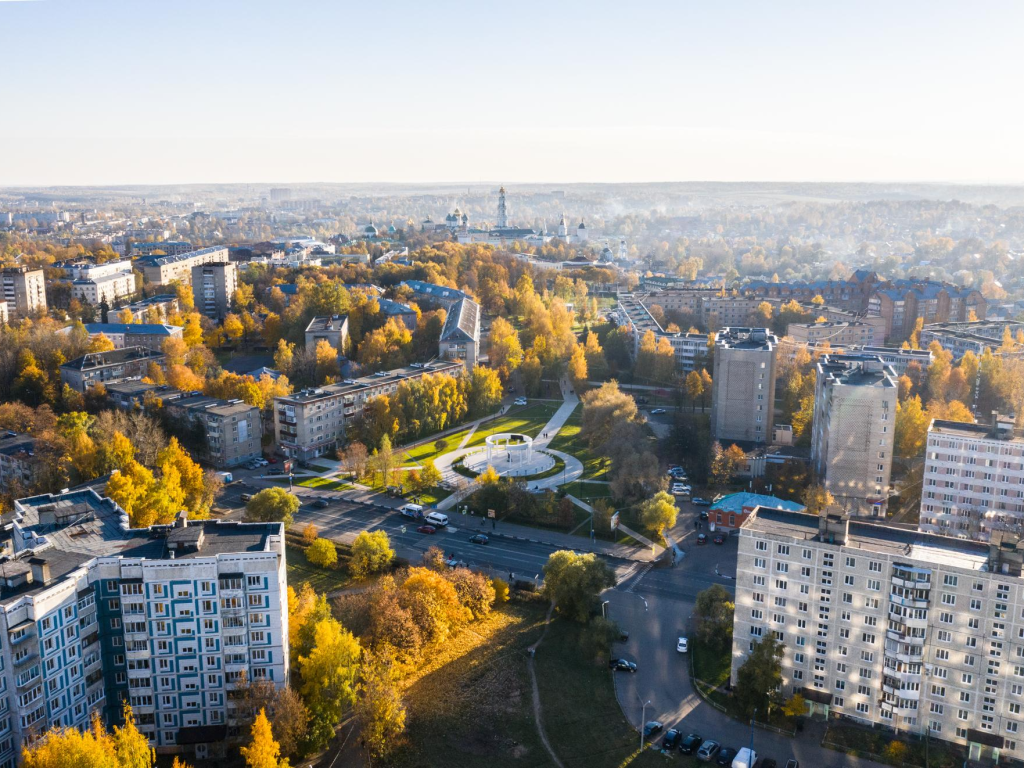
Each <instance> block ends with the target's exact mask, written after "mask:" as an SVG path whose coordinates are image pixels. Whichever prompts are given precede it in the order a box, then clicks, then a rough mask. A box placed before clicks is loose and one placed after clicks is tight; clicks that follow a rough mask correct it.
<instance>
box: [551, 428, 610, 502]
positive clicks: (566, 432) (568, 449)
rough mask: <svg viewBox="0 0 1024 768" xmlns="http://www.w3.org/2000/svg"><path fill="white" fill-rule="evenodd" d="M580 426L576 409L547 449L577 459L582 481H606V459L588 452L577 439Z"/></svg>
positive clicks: (588, 449)
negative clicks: (580, 466)
mask: <svg viewBox="0 0 1024 768" xmlns="http://www.w3.org/2000/svg"><path fill="white" fill-rule="evenodd" d="M582 426H583V418H582V416H581V415H580V411H579V409H578V408H577V409H576V410H575V411H573V412H572V413H571V414H570V415H569V418H568V419H566V421H565V424H563V425H562V428H561V429H560V430H558V434H557V435H555V437H554V439H553V440H552V441H551V442H550V443H549V447H550V448H551V449H553V450H556V451H562V452H563V453H568V454H570V455H572V456H575V457H576V458H577V459H579V460H580V461H581V462H582V463H583V478H582V479H583V480H606V479H607V475H608V464H609V461H608V459H607V457H605V456H601V455H600V454H598V453H595V452H594V451H592V450H590V448H588V447H587V444H586V443H585V442H584V441H583V440H582V439H581V438H580V437H579V433H580V429H581V428H582ZM574 495H575V494H574Z"/></svg>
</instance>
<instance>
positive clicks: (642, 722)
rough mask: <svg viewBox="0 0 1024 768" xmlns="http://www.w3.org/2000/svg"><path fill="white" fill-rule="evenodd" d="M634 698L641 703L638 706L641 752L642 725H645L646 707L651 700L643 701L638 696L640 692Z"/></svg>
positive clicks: (642, 741)
mask: <svg viewBox="0 0 1024 768" xmlns="http://www.w3.org/2000/svg"><path fill="white" fill-rule="evenodd" d="M636 698H637V701H639V702H640V703H641V705H642V706H641V707H640V751H641V752H643V751H644V727H645V726H646V720H647V707H648V705H649V704H650V703H651V700H650V699H648V700H647V701H644V700H643V699H641V698H640V694H639V693H638V694H637V695H636Z"/></svg>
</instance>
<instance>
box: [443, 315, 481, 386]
mask: <svg viewBox="0 0 1024 768" xmlns="http://www.w3.org/2000/svg"><path fill="white" fill-rule="evenodd" d="M438 356H439V357H441V358H443V359H445V360H459V361H461V362H462V363H463V365H465V366H466V370H467V371H471V370H473V366H474V365H476V361H477V359H478V358H479V357H480V305H479V304H477V303H476V302H475V301H473V300H472V299H460V300H459V301H457V302H455V303H454V304H452V306H451V307H449V308H448V317H447V318H446V319H445V321H444V328H442V329H441V338H440V339H439V341H438Z"/></svg>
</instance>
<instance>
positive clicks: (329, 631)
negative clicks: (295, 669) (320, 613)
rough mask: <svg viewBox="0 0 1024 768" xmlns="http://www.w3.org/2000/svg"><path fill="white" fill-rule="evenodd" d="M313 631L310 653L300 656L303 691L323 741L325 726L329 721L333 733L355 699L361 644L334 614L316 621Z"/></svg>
mask: <svg viewBox="0 0 1024 768" xmlns="http://www.w3.org/2000/svg"><path fill="white" fill-rule="evenodd" d="M312 635H313V643H312V649H311V650H310V652H309V654H308V655H300V656H299V673H300V674H301V676H302V687H301V691H302V695H303V697H304V699H305V701H306V706H307V707H309V710H310V713H311V715H312V717H311V720H312V722H311V724H310V725H311V727H312V728H313V729H314V731H315V739H316V741H320V740H321V739H322V738H323V728H322V726H323V725H324V724H328V725H329V728H330V732H331V735H333V728H334V726H335V725H337V723H338V721H339V720H340V719H341V713H342V712H343V711H344V709H345V707H348V706H351V705H352V703H353V702H354V701H355V683H356V675H357V673H358V668H359V658H360V654H361V648H360V646H359V641H358V640H357V639H356V638H355V637H354V636H353V635H352V633H351V632H349V631H347V630H346V629H345V628H344V627H342V626H341V624H340V623H339V622H338V621H336V620H335V619H333V618H331V617H330V616H328V617H327V618H324V619H321V620H320V621H318V622H317V623H316V625H315V626H314V627H313V631H312ZM318 726H320V727H319V729H318V728H317V727H318ZM330 737H331V736H328V740H329V739H330Z"/></svg>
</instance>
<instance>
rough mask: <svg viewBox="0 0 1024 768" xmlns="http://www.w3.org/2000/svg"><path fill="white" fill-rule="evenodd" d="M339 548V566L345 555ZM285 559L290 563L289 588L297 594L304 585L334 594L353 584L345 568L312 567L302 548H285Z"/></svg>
mask: <svg viewBox="0 0 1024 768" xmlns="http://www.w3.org/2000/svg"><path fill="white" fill-rule="evenodd" d="M341 550H342V548H341V547H339V551H338V556H339V565H340V563H341V559H342V556H343V554H347V553H343V552H342V551H341ZM285 558H286V560H287V563H288V586H290V587H292V588H293V589H294V590H295V591H296V592H298V591H299V590H300V589H302V585H303V584H305V583H307V582H308V583H309V584H310V585H311V586H312V587H313V589H315V590H316V591H317V592H332V591H334V590H336V589H342V588H344V587H347V586H349V585H350V584H351V583H352V580H351V578H350V577H349V575H348V571H347V570H345V569H344V568H343V567H342V568H338V570H331V569H327V568H320V567H318V566H315V565H312V564H311V563H310V562H309V561H307V560H306V553H305V552H304V551H303V550H302V548H301V547H293V546H287V547H285Z"/></svg>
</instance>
